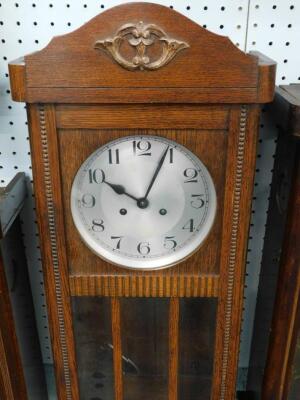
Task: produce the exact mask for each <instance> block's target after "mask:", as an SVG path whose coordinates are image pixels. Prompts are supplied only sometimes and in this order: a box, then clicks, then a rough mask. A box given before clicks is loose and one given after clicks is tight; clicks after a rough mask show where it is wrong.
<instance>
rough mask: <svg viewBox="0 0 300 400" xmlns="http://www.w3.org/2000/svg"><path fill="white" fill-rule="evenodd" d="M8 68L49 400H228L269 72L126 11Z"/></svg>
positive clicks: (178, 20)
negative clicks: (42, 309) (23, 159)
mask: <svg viewBox="0 0 300 400" xmlns="http://www.w3.org/2000/svg"><path fill="white" fill-rule="evenodd" d="M10 75H11V87H12V94H13V98H14V99H15V100H16V101H26V103H27V107H28V117H29V126H30V138H31V146H32V157H33V170H34V181H35V193H36V201H37V212H38V220H39V229H40V235H41V244H42V252H43V261H44V272H45V277H46V287H47V300H48V310H49V318H50V326H51V335H52V343H53V351H54V362H55V369H56V380H57V389H58V394H59V399H68V400H70V399H88V400H91V399H102V400H111V399H115V400H122V399H130V400H134V399H141V398H144V399H151V400H152V399H154V398H155V399H169V400H175V399H184V400H189V399H191V400H192V399H216V400H220V399H221V400H223V399H228V400H232V399H233V398H234V396H235V381H236V372H237V358H238V347H239V331H240V321H241V310H242V289H243V279H244V263H245V251H246V243H247V232H248V226H249V216H250V204H251V192H252V185H253V176H254V164H255V150H256V137H257V124H258V116H259V104H261V103H265V102H269V101H271V99H272V97H273V90H274V75H275V64H274V63H273V62H272V61H271V60H269V59H267V58H265V57H263V56H262V55H260V54H258V53H257V54H251V55H247V54H244V53H243V52H241V51H240V50H238V49H237V48H236V47H235V46H234V45H233V44H232V43H231V42H230V40H229V39H228V38H225V37H222V36H218V35H215V34H213V33H210V32H208V31H206V30H205V29H203V28H201V27H200V26H198V25H197V24H195V23H194V22H192V21H190V20H189V19H187V18H185V17H183V16H182V15H180V14H178V13H176V12H175V11H173V10H170V9H168V8H166V7H162V6H160V5H154V4H149V3H134V4H127V5H122V6H119V7H115V8H112V9H111V10H108V11H106V12H104V13H103V14H101V15H99V16H97V17H95V18H94V19H92V20H91V21H90V22H88V23H87V24H86V25H84V26H83V27H81V28H80V29H78V30H76V31H74V32H72V33H70V34H68V35H64V36H61V37H56V38H54V39H53V40H52V41H51V42H50V44H49V45H48V46H47V47H46V48H45V49H43V50H42V51H40V52H37V53H34V54H31V55H28V56H26V57H25V58H24V59H22V60H19V61H16V62H12V63H11V64H10Z"/></svg>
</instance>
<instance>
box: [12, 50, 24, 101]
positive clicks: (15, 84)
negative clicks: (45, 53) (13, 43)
mask: <svg viewBox="0 0 300 400" xmlns="http://www.w3.org/2000/svg"><path fill="white" fill-rule="evenodd" d="M8 70H9V79H10V89H11V97H12V99H13V100H14V101H20V102H24V101H25V100H26V78H25V61H24V57H20V58H17V59H16V60H14V61H11V62H10V63H9V64H8Z"/></svg>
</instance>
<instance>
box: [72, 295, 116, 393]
mask: <svg viewBox="0 0 300 400" xmlns="http://www.w3.org/2000/svg"><path fill="white" fill-rule="evenodd" d="M72 307H73V325H74V335H75V347H76V357H77V370H78V380H79V390H80V400H112V399H113V398H114V386H113V385H114V380H113V358H112V340H111V313H110V299H107V298H101V297H73V299H72Z"/></svg>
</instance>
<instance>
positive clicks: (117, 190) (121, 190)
mask: <svg viewBox="0 0 300 400" xmlns="http://www.w3.org/2000/svg"><path fill="white" fill-rule="evenodd" d="M103 182H104V183H106V184H107V185H108V186H109V187H111V188H112V190H113V191H114V192H115V193H117V194H119V195H121V194H124V195H125V196H128V197H130V198H131V199H133V200H135V201H138V199H137V198H136V197H134V196H132V195H131V194H129V193H127V192H126V190H125V188H124V186H122V185H116V184H114V183H110V182H107V181H106V180H104V181H103Z"/></svg>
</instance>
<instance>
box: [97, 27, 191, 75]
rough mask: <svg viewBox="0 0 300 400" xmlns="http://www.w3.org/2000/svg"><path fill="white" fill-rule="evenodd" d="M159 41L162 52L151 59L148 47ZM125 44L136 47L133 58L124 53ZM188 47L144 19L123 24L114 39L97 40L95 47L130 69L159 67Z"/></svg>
mask: <svg viewBox="0 0 300 400" xmlns="http://www.w3.org/2000/svg"><path fill="white" fill-rule="evenodd" d="M157 43H158V44H160V48H161V54H160V56H159V58H158V59H152V60H151V57H150V56H149V55H148V54H147V48H148V47H150V46H151V45H153V44H157ZM124 44H125V45H127V46H128V45H129V46H131V47H133V48H134V50H135V55H134V56H133V57H132V59H128V58H126V56H125V55H123V54H122V50H121V47H122V46H123V45H124ZM187 47H190V46H189V45H188V44H187V43H185V42H181V41H179V40H176V39H172V38H170V37H169V36H168V35H166V34H165V32H164V31H163V30H162V29H161V28H159V27H158V26H157V25H154V24H144V22H143V21H140V22H138V23H137V24H126V25H123V26H121V28H120V29H119V30H118V31H117V33H116V35H115V36H114V37H113V38H112V39H110V38H107V39H104V40H97V42H96V43H95V44H94V48H95V49H98V50H102V51H105V52H106V53H107V54H108V55H109V56H111V58H112V59H113V60H115V61H116V62H117V63H118V64H119V65H120V66H121V67H123V68H125V69H128V70H129V71H135V70H156V69H159V68H161V67H163V66H164V65H166V64H168V63H169V62H170V61H171V60H172V59H173V58H174V57H175V55H176V54H177V53H178V52H179V51H181V50H183V49H186V48H187Z"/></svg>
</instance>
